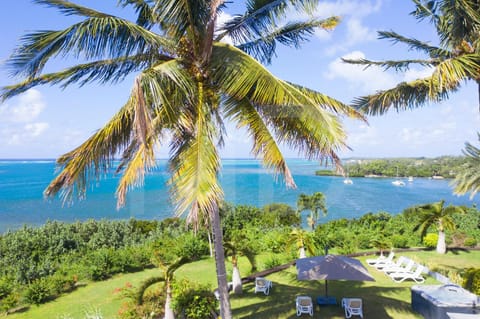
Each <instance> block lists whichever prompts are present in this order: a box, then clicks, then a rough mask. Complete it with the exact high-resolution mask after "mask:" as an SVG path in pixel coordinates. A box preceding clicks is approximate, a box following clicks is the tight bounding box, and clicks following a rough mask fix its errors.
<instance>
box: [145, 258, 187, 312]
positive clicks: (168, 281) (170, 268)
mask: <svg viewBox="0 0 480 319" xmlns="http://www.w3.org/2000/svg"><path fill="white" fill-rule="evenodd" d="M156 261H157V263H158V267H159V268H160V270H161V271H162V276H159V277H151V278H149V279H147V280H145V281H144V282H143V283H142V285H141V286H140V287H139V288H138V291H137V305H141V304H143V296H144V294H145V291H146V290H147V289H148V288H149V287H151V286H152V285H154V284H157V283H159V282H164V283H165V285H164V291H165V294H166V299H165V319H174V318H175V314H174V313H173V309H172V283H173V280H174V274H175V271H176V270H177V269H178V268H180V267H181V266H183V265H185V264H186V263H188V262H189V261H190V260H189V259H188V258H186V257H179V258H177V259H176V260H174V261H173V262H167V261H165V260H163V257H160V256H159V255H158V254H157V255H156Z"/></svg>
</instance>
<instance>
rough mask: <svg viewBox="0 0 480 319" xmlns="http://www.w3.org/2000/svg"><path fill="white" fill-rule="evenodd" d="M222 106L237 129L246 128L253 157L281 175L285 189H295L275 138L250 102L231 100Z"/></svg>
mask: <svg viewBox="0 0 480 319" xmlns="http://www.w3.org/2000/svg"><path fill="white" fill-rule="evenodd" d="M224 104H225V115H226V116H227V117H228V118H230V119H232V120H233V121H234V122H236V123H237V125H238V127H246V128H247V130H248V132H249V135H250V137H251V138H252V141H253V148H252V153H253V155H254V156H255V157H260V158H261V159H262V161H263V164H264V165H265V166H266V167H267V168H272V169H273V171H274V173H275V174H281V175H282V176H283V177H284V180H285V184H286V185H287V187H291V188H296V185H295V181H294V180H293V176H292V174H291V172H290V169H289V168H288V165H287V163H286V161H285V159H284V158H283V155H282V152H281V150H280V148H279V146H278V145H277V142H276V141H275V138H274V137H273V136H272V135H271V133H270V131H269V129H268V126H267V124H266V123H265V122H264V121H263V119H262V118H261V117H260V114H259V113H258V111H257V110H256V109H255V107H254V106H253V105H252V104H251V103H250V101H248V100H247V99H243V100H241V101H237V100H235V99H233V98H231V99H228V100H227V101H226V102H225V103H224Z"/></svg>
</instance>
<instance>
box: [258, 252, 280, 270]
mask: <svg viewBox="0 0 480 319" xmlns="http://www.w3.org/2000/svg"><path fill="white" fill-rule="evenodd" d="M281 264H282V260H281V258H280V257H279V256H277V255H272V256H270V257H268V258H267V259H266V260H265V261H264V263H263V269H272V268H274V267H276V266H280V265H281Z"/></svg>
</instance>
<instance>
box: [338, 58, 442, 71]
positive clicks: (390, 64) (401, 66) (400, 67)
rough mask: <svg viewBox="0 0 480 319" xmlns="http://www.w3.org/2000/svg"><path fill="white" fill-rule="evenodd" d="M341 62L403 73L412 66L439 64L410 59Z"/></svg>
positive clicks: (347, 60)
mask: <svg viewBox="0 0 480 319" xmlns="http://www.w3.org/2000/svg"><path fill="white" fill-rule="evenodd" d="M342 61H343V62H345V63H349V64H357V65H364V66H365V69H367V68H369V67H371V66H378V67H381V68H383V69H384V70H388V69H394V70H395V71H405V70H408V69H409V68H410V66H411V65H412V64H414V65H420V66H423V67H432V66H435V65H436V64H438V63H439V61H437V60H423V59H410V60H396V61H394V60H386V61H371V60H367V59H345V58H342Z"/></svg>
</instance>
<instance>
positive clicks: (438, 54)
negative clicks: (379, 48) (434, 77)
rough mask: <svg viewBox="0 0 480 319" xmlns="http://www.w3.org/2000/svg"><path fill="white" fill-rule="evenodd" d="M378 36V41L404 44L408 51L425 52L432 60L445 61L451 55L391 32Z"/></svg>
mask: <svg viewBox="0 0 480 319" xmlns="http://www.w3.org/2000/svg"><path fill="white" fill-rule="evenodd" d="M378 35H379V36H378V38H379V39H387V40H390V41H392V42H393V43H394V44H396V43H404V44H406V45H408V47H409V49H410V50H416V51H421V52H425V53H426V54H428V55H429V57H430V58H432V59H436V58H444V59H446V58H449V57H451V55H452V53H451V52H450V51H448V50H445V49H442V48H439V47H436V46H432V45H429V44H428V43H426V42H423V41H420V40H417V39H414V38H407V37H404V36H402V35H400V34H398V33H396V32H393V31H380V32H378Z"/></svg>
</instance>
